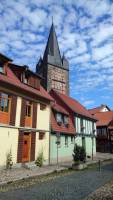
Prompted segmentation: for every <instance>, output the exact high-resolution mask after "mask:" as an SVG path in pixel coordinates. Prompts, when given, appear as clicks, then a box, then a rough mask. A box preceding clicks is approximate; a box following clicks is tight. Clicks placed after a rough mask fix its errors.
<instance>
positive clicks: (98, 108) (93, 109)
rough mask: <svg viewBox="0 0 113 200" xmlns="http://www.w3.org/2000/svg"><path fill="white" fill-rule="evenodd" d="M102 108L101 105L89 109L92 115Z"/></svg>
mask: <svg viewBox="0 0 113 200" xmlns="http://www.w3.org/2000/svg"><path fill="white" fill-rule="evenodd" d="M100 109H101V106H100V107H97V108H92V109H89V110H88V111H89V112H90V114H91V115H94V114H95V113H98V112H100Z"/></svg>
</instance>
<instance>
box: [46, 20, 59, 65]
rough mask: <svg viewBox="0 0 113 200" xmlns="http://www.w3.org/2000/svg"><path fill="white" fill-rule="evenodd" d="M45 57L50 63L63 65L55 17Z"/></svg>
mask: <svg viewBox="0 0 113 200" xmlns="http://www.w3.org/2000/svg"><path fill="white" fill-rule="evenodd" d="M43 58H44V59H46V60H47V62H48V63H50V64H53V65H58V66H61V65H62V59H61V55H60V50H59V46H58V40H57V36H56V32H55V27H54V23H53V18H52V25H51V28H50V33H49V37H48V41H47V45H46V49H45V52H44V57H43Z"/></svg>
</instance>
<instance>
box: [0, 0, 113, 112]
mask: <svg viewBox="0 0 113 200" xmlns="http://www.w3.org/2000/svg"><path fill="white" fill-rule="evenodd" d="M52 16H53V17H54V24H55V27H56V32H57V36H58V42H59V46H60V50H61V53H62V54H63V52H64V53H65V56H66V57H67V58H68V60H69V63H70V95H71V96H72V97H74V98H76V99H78V100H79V101H80V102H81V103H82V104H83V105H84V106H86V107H87V108H91V107H96V106H98V105H100V104H107V105H108V106H110V107H111V108H112V109H113V1H110V0H61V1H60V0H59V1H57V0H44V1H42V0H11V1H9V0H0V19H1V20H0V52H1V53H4V54H6V55H7V56H9V57H10V58H12V59H13V60H14V62H15V63H17V64H20V65H29V67H30V68H31V69H33V70H35V65H36V63H37V62H38V59H39V57H40V55H43V52H44V49H45V45H46V42H47V37H48V33H49V29H50V26H51V21H52Z"/></svg>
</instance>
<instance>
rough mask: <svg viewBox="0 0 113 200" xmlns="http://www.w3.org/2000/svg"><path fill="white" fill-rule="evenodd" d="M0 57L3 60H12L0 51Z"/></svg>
mask: <svg viewBox="0 0 113 200" xmlns="http://www.w3.org/2000/svg"><path fill="white" fill-rule="evenodd" d="M0 59H1V60H4V62H8V61H10V62H12V61H13V60H12V59H10V58H8V57H7V56H5V55H3V54H1V53H0Z"/></svg>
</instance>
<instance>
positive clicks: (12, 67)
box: [9, 63, 43, 79]
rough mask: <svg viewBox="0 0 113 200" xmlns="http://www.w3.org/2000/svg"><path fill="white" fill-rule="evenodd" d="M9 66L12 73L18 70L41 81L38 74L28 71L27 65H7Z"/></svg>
mask: <svg viewBox="0 0 113 200" xmlns="http://www.w3.org/2000/svg"><path fill="white" fill-rule="evenodd" d="M9 66H10V68H11V69H12V70H13V71H15V70H19V71H20V72H23V71H26V72H27V73H29V74H32V75H33V76H36V77H38V78H39V79H43V78H42V77H41V76H40V75H39V74H37V73H35V72H33V71H31V70H30V69H29V66H27V65H23V66H20V65H16V64H14V63H9Z"/></svg>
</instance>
